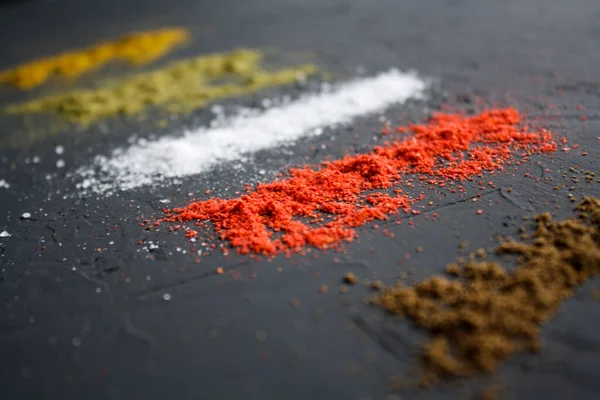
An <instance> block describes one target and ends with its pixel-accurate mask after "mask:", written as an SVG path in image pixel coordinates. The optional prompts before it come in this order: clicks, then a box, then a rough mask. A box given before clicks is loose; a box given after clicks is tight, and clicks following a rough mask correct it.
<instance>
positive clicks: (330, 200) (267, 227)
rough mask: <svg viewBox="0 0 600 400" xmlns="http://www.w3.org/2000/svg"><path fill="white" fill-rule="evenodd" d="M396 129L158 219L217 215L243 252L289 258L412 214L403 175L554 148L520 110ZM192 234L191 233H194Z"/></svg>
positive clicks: (453, 170) (495, 163) (431, 175)
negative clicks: (377, 140) (372, 142)
mask: <svg viewBox="0 0 600 400" xmlns="http://www.w3.org/2000/svg"><path fill="white" fill-rule="evenodd" d="M386 132H388V136H387V137H390V136H389V135H390V133H389V132H390V131H387V130H386ZM396 132H398V134H396V135H397V138H396V139H395V140H394V141H393V142H385V143H384V145H382V146H378V147H375V148H374V149H373V150H372V151H371V152H369V153H367V154H358V155H348V156H346V157H344V158H342V159H339V160H335V161H328V162H324V163H322V164H321V165H319V166H316V167H315V166H306V167H303V168H297V169H292V170H290V171H289V176H288V177H287V178H285V179H281V180H277V181H274V182H272V183H261V184H258V185H257V186H256V187H255V188H254V189H253V190H252V189H248V193H247V194H246V195H243V196H241V197H239V198H235V199H220V198H213V199H210V200H206V201H199V202H194V203H191V204H189V205H188V206H186V207H183V208H173V209H165V210H164V212H165V213H166V214H167V215H166V217H164V218H163V219H162V220H161V221H166V222H186V221H196V222H197V225H198V226H199V227H200V228H201V229H207V228H208V226H207V225H206V224H205V223H206V222H208V221H210V222H212V224H213V225H214V229H216V231H217V233H218V234H219V236H220V238H221V239H222V240H225V241H229V242H230V243H231V246H233V247H235V248H237V250H238V251H239V253H242V254H245V253H258V254H263V255H269V256H273V255H276V254H278V253H282V252H284V253H288V254H289V253H293V252H297V251H299V250H301V249H302V248H304V247H305V246H309V245H310V246H314V247H317V248H321V249H324V248H332V247H336V246H339V244H340V243H342V241H348V242H349V241H352V240H353V239H354V238H355V237H356V236H357V234H356V231H355V229H354V228H355V227H358V226H361V225H364V224H365V223H367V222H369V221H373V220H375V219H377V220H386V219H388V217H389V216H390V215H392V214H395V213H398V212H399V211H404V212H406V213H409V212H410V205H411V204H413V203H414V202H415V201H417V200H420V199H421V198H422V197H423V195H419V196H417V197H410V196H409V195H408V194H403V193H402V191H401V190H399V189H396V190H393V194H390V193H388V192H390V191H389V190H386V189H390V188H393V187H397V185H398V184H400V183H405V182H403V178H406V180H407V181H406V182H412V181H413V180H414V178H415V175H416V177H417V178H418V179H420V180H424V181H426V182H427V183H428V184H430V185H439V186H444V185H445V183H446V182H448V181H450V180H464V179H472V177H473V176H481V175H482V174H483V173H485V172H494V171H498V170H502V169H503V166H504V165H505V164H506V163H507V162H509V160H511V159H512V158H514V156H515V155H517V154H518V155H519V156H521V157H525V158H526V157H527V156H528V155H530V154H533V153H545V152H553V151H555V150H556V143H555V142H554V141H553V138H552V135H551V134H550V133H549V132H547V131H546V130H543V129H536V130H533V129H531V128H529V127H527V126H526V124H524V123H523V121H522V117H521V115H520V114H519V112H518V111H517V110H515V109H513V108H505V109H492V110H488V111H485V112H483V113H481V114H479V115H476V116H465V115H463V114H445V113H440V114H435V115H434V116H433V117H432V118H431V120H430V121H429V122H428V123H427V124H419V125H410V126H408V128H405V127H401V128H398V129H396ZM408 132H412V135H411V134H409V133H408ZM391 135H394V134H393V133H391ZM407 174H411V175H410V176H408V175H407ZM409 178H412V179H409ZM193 232H194V233H193V234H190V235H187V236H189V237H193V236H195V234H196V232H195V231H193Z"/></svg>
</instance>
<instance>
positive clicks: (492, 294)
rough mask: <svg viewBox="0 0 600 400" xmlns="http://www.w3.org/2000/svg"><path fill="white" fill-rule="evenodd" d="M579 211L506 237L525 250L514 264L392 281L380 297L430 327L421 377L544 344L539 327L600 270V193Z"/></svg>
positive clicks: (505, 247)
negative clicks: (521, 237)
mask: <svg viewBox="0 0 600 400" xmlns="http://www.w3.org/2000/svg"><path fill="white" fill-rule="evenodd" d="M575 209H576V210H577V211H579V212H580V213H581V215H580V216H579V218H577V219H575V218H574V219H569V220H566V221H554V220H552V218H551V217H550V214H548V213H544V214H540V215H538V216H537V217H536V219H535V221H536V224H537V230H536V231H535V233H534V234H533V238H532V239H531V241H529V242H527V243H518V242H512V241H509V242H505V243H503V244H501V245H500V246H499V247H498V249H497V251H498V253H499V254H507V253H510V254H517V255H519V257H518V259H517V262H518V265H517V267H516V268H515V269H514V270H512V271H508V270H506V269H504V268H502V267H501V266H500V264H498V263H496V262H488V261H475V260H474V258H471V259H469V260H468V261H463V262H459V263H454V264H451V265H449V266H448V269H447V271H448V273H449V274H450V275H454V276H456V279H449V278H446V277H443V276H436V277H433V278H430V279H427V280H424V281H422V282H419V283H417V284H415V285H414V286H411V287H405V288H402V287H394V288H387V289H386V290H385V291H384V292H383V293H382V294H381V296H379V297H378V298H377V299H375V300H374V302H375V303H376V304H378V305H380V306H382V307H384V308H386V309H387V310H389V311H391V312H393V313H395V314H397V315H400V316H406V317H407V318H409V319H410V320H411V321H413V322H414V323H415V324H416V325H418V326H419V327H421V328H424V329H425V330H427V331H428V332H429V333H430V334H431V339H430V340H429V342H428V343H427V344H426V345H425V348H424V351H423V363H424V367H425V373H424V376H423V380H422V381H421V383H422V384H423V385H428V384H431V383H433V382H435V381H436V380H439V379H440V378H464V377H471V376H474V375H476V374H478V373H480V372H487V373H490V372H494V371H495V370H496V369H497V368H498V367H499V365H500V363H501V362H503V361H504V360H506V359H507V358H508V357H509V356H511V355H512V354H514V353H517V352H521V351H537V350H539V349H540V348H541V341H540V327H541V324H542V323H544V322H546V321H547V320H549V319H550V318H552V317H553V316H554V314H555V313H556V312H557V311H558V308H559V306H560V304H561V302H562V301H563V300H565V299H567V298H569V297H571V296H572V295H573V291H574V289H575V288H576V287H578V286H579V285H582V284H584V283H585V282H587V281H588V280H589V279H590V278H592V277H593V276H595V275H598V274H599V273H600V200H599V199H595V198H591V197H587V198H585V199H584V200H583V201H582V202H581V203H580V204H579V205H578V206H577V207H576V208H575Z"/></svg>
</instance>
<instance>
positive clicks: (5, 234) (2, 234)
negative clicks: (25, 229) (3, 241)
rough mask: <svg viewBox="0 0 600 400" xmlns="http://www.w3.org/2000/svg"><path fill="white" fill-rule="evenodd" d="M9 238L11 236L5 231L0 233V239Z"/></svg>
mask: <svg viewBox="0 0 600 400" xmlns="http://www.w3.org/2000/svg"><path fill="white" fill-rule="evenodd" d="M10 236H12V235H11V234H10V233H8V232H6V231H2V232H0V237H3V238H4V237H10Z"/></svg>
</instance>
